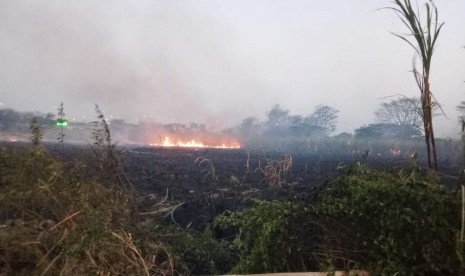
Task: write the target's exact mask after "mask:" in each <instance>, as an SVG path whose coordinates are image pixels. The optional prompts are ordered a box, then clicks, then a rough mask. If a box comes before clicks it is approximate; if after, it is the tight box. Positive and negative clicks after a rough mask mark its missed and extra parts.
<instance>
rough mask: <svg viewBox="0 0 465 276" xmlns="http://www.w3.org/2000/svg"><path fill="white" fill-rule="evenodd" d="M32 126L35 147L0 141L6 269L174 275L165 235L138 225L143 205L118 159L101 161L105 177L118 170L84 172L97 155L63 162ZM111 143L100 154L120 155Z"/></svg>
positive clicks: (0, 248) (0, 265)
mask: <svg viewBox="0 0 465 276" xmlns="http://www.w3.org/2000/svg"><path fill="white" fill-rule="evenodd" d="M33 126H34V127H31V133H32V136H33V142H34V143H33V144H32V147H30V148H11V147H8V146H6V145H5V146H2V147H0V274H1V275H173V274H176V272H175V269H174V263H173V258H172V256H171V253H170V252H169V250H168V249H167V247H166V246H165V245H164V244H163V242H162V239H161V237H160V236H157V235H156V233H152V234H151V235H150V236H148V235H145V234H144V230H143V229H142V227H140V226H139V225H138V223H137V219H139V216H138V214H139V213H140V212H143V210H139V209H138V206H137V205H136V193H135V192H134V191H133V190H132V189H131V188H130V187H129V186H128V185H126V184H127V183H124V182H123V181H122V178H120V177H119V176H121V175H124V174H123V173H122V172H119V173H115V172H117V171H116V170H117V169H118V168H120V166H119V164H118V163H116V162H115V163H112V164H111V165H112V167H108V163H107V164H105V166H97V168H98V169H97V172H100V173H101V175H100V176H110V174H109V173H108V172H111V173H113V174H114V176H116V177H111V178H107V181H98V180H101V179H102V177H99V178H93V177H89V175H91V174H83V173H81V172H83V171H86V170H90V164H94V165H95V163H93V162H95V161H96V160H95V158H94V159H93V158H88V161H89V162H90V164H89V162H88V163H86V162H85V161H83V162H80V163H76V164H66V166H65V165H64V164H63V162H61V161H58V160H56V159H55V158H53V157H52V156H50V155H49V154H48V153H47V152H46V151H45V150H44V149H43V148H42V147H41V146H40V130H39V129H38V128H37V127H35V125H34V124H33ZM108 135H109V133H108ZM112 149H113V147H112V146H111V143H109V144H108V145H107V147H106V148H105V149H104V150H106V152H104V153H102V152H99V154H100V155H98V156H105V157H108V156H112V157H117V156H118V154H117V152H115V151H113V152H110V151H112ZM102 154H103V155H102ZM114 160H117V159H114ZM113 166H117V167H113ZM105 170H108V171H105ZM159 206H161V205H159ZM152 207H153V206H150V208H152ZM155 207H156V205H155ZM160 208H162V207H160ZM160 212H163V210H160ZM152 223H153V224H154V223H156V220H155V219H153V220H152ZM142 236H143V238H142Z"/></svg>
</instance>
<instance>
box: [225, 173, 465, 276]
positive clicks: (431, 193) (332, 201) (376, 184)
mask: <svg viewBox="0 0 465 276" xmlns="http://www.w3.org/2000/svg"><path fill="white" fill-rule="evenodd" d="M314 204H315V205H313V206H309V205H304V204H292V203H287V202H259V203H258V204H257V205H256V206H255V207H252V208H251V209H247V210H244V211H242V212H239V213H235V214H226V215H224V216H222V217H220V218H219V219H218V220H217V224H218V225H220V226H222V227H224V228H227V227H236V229H238V235H237V236H236V238H235V240H234V245H235V246H236V248H238V249H239V250H240V252H241V254H242V257H241V258H240V260H239V262H238V263H237V264H236V266H235V267H234V269H233V270H232V272H240V273H257V272H281V271H315V270H320V271H321V270H326V271H332V270H335V269H347V270H351V269H358V268H365V269H369V271H370V272H371V273H373V275H438V274H441V275H457V274H459V273H461V272H463V263H462V262H461V256H463V252H461V249H459V247H458V246H457V244H458V243H457V239H458V236H457V235H458V233H459V231H460V215H459V210H460V207H459V204H460V202H459V200H458V198H457V197H456V196H455V195H453V194H451V193H449V192H448V191H446V190H445V189H443V188H442V187H441V186H439V185H438V184H436V183H431V182H430V181H426V180H424V179H419V177H418V176H417V178H416V179H415V178H413V177H411V175H409V176H404V175H401V174H395V173H394V174H393V173H384V172H380V171H375V170H371V169H368V168H367V167H365V166H364V165H360V164H354V166H352V167H351V169H350V170H349V171H348V172H347V174H346V175H344V176H343V177H341V178H339V179H337V180H336V181H334V182H333V183H331V184H329V185H327V186H326V187H325V188H324V189H323V190H322V191H321V192H320V193H319V195H318V198H317V201H316V202H314Z"/></svg>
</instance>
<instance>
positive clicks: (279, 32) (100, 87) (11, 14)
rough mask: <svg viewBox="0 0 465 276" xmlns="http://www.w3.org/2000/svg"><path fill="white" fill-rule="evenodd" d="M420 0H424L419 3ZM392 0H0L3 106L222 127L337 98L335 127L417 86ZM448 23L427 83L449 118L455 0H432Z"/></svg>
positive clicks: (349, 124) (459, 24) (458, 30)
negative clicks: (99, 111) (97, 111)
mask: <svg viewBox="0 0 465 276" xmlns="http://www.w3.org/2000/svg"><path fill="white" fill-rule="evenodd" d="M420 3H423V2H422V1H420ZM390 4H391V2H390V1H389V0H324V1H322V0H302V1H300V0H190V1H187V0H186V1H181V0H166V1H160V0H140V1H134V0H120V1H115V0H98V1H97V0H79V1H76V0H42V1H39V0H0V103H1V104H2V105H1V106H0V107H9V108H15V109H18V110H28V111H42V112H55V110H54V107H55V106H57V105H58V104H59V103H60V102H61V101H63V102H64V104H65V112H66V113H67V114H68V117H69V118H79V117H82V116H91V115H93V104H94V103H98V104H100V105H101V106H102V108H103V110H104V111H105V114H106V115H107V117H109V116H110V115H111V116H113V117H117V116H118V117H122V118H126V119H127V120H128V121H135V120H136V118H143V116H144V114H146V116H152V117H153V118H154V119H156V120H158V121H161V122H171V121H176V122H191V121H195V122H199V123H207V124H213V123H215V122H216V121H218V120H219V121H220V124H222V125H223V126H231V125H234V124H237V123H240V121H241V120H242V119H244V118H245V117H248V116H256V117H258V118H260V119H263V118H264V117H265V114H266V112H267V111H268V110H269V109H270V108H271V107H272V106H273V105H274V104H280V105H281V106H282V107H283V108H286V109H289V110H290V111H291V113H293V114H302V115H307V114H309V113H311V112H312V110H313V108H314V106H315V105H317V104H320V103H324V104H328V105H331V106H333V107H335V108H337V109H338V110H340V119H339V124H338V130H337V132H342V131H349V132H353V129H354V128H357V127H359V126H361V125H362V124H367V123H372V122H374V115H373V112H374V110H375V109H376V107H377V105H379V103H380V102H381V99H380V98H382V97H386V96H390V95H395V94H399V93H400V94H404V95H406V96H417V95H419V91H418V90H417V87H416V84H415V82H414V80H413V78H412V74H411V72H410V71H411V67H412V59H413V57H414V51H413V49H412V48H410V47H409V46H408V45H407V44H406V43H405V42H403V41H401V40H400V39H398V38H396V37H395V36H393V35H392V34H390V32H391V31H392V32H397V33H405V32H406V29H405V28H404V27H403V25H401V23H400V21H399V19H398V18H397V17H396V16H395V15H394V14H393V13H392V12H391V11H388V10H378V9H379V8H382V7H384V6H387V5H390ZM436 4H437V6H438V9H439V18H440V20H441V21H444V22H445V23H446V24H445V26H444V28H443V31H442V33H441V35H440V38H439V41H438V47H437V49H436V52H435V56H434V57H433V64H432V72H431V74H432V80H431V85H432V91H433V93H434V94H435V95H436V98H437V99H438V101H439V102H440V103H442V105H443V107H444V110H445V111H446V114H447V116H448V118H449V119H446V118H443V117H441V118H436V119H435V124H436V129H437V131H438V132H439V134H440V135H441V136H455V135H457V133H458V131H459V129H458V125H457V116H458V113H457V112H456V110H455V107H456V106H457V105H458V104H459V102H460V101H464V100H465V83H464V81H465V49H464V48H463V46H464V45H465V19H464V18H465V17H464V15H465V1H463V0H447V1H446V0H437V1H436Z"/></svg>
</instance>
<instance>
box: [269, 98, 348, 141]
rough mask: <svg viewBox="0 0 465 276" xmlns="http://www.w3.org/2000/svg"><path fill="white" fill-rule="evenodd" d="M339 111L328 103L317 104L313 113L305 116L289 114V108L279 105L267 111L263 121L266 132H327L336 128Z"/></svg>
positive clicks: (310, 133) (298, 133) (307, 133)
mask: <svg viewBox="0 0 465 276" xmlns="http://www.w3.org/2000/svg"><path fill="white" fill-rule="evenodd" d="M338 113H339V111H338V110H336V109H335V108H333V107H331V106H328V105H317V106H316V107H315V109H314V111H313V113H311V114H309V115H308V116H306V117H303V116H302V115H290V113H289V110H285V109H282V108H281V107H280V106H279V105H275V106H273V108H272V109H271V110H270V111H269V112H268V113H267V115H268V116H267V117H268V121H267V122H266V123H265V126H266V128H267V131H268V132H272V133H277V132H286V133H290V134H292V135H299V136H302V135H312V134H329V133H331V132H333V131H334V130H336V126H337V118H338Z"/></svg>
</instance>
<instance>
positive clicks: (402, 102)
mask: <svg viewBox="0 0 465 276" xmlns="http://www.w3.org/2000/svg"><path fill="white" fill-rule="evenodd" d="M375 116H376V119H377V121H378V122H380V123H388V124H401V125H409V126H414V127H417V128H421V124H422V119H421V118H422V117H421V100H420V98H398V99H394V100H391V101H389V102H383V103H381V104H380V106H379V107H378V109H376V111H375Z"/></svg>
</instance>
